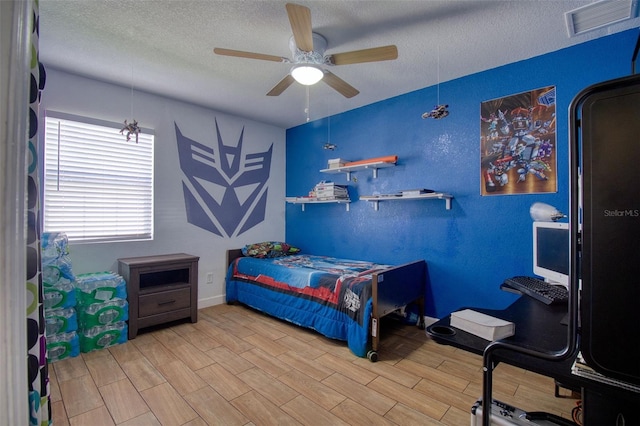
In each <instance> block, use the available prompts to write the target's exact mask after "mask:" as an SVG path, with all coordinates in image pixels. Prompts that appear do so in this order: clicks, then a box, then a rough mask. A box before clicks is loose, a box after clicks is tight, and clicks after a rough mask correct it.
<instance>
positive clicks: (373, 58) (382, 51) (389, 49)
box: [329, 45, 398, 65]
mask: <svg viewBox="0 0 640 426" xmlns="http://www.w3.org/2000/svg"><path fill="white" fill-rule="evenodd" d="M397 58H398V48H397V47H396V46H394V45H389V46H381V47H373V48H371V49H363V50H354V51H352V52H344V53H334V54H333V55H329V62H330V63H332V64H333V65H348V64H359V63H362V62H378V61H389V60H392V59H397Z"/></svg>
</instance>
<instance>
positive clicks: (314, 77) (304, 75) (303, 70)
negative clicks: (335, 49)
mask: <svg viewBox="0 0 640 426" xmlns="http://www.w3.org/2000/svg"><path fill="white" fill-rule="evenodd" d="M291 76H292V77H293V78H294V79H295V80H296V81H297V82H298V83H300V84H303V85H305V86H312V85H314V84H316V83H317V82H319V81H320V80H322V77H323V76H324V72H323V71H322V69H321V68H320V67H319V66H317V65H313V64H301V65H295V66H294V67H293V68H291Z"/></svg>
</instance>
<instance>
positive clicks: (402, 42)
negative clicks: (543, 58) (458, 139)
mask: <svg viewBox="0 0 640 426" xmlns="http://www.w3.org/2000/svg"><path fill="white" fill-rule="evenodd" d="M297 3H298V4H302V5H305V6H307V7H309V8H310V9H311V17H312V24H313V28H314V31H315V32H317V33H320V34H322V35H323V36H324V37H325V38H326V39H327V40H328V47H327V53H328V54H330V53H340V52H347V51H352V50H359V49H366V48H371V47H378V46H383V45H388V44H395V45H396V46H397V47H398V59H397V60H395V61H385V62H376V63H364V64H354V65H342V66H335V67H332V68H331V71H332V72H333V73H334V74H336V75H337V76H339V77H340V78H342V79H343V80H345V81H347V82H348V83H350V84H351V85H352V86H354V87H355V88H356V89H358V90H359V91H360V94H358V95H357V96H355V97H353V98H351V99H346V98H344V97H343V96H342V95H340V94H339V93H338V92H336V91H334V90H333V89H331V88H330V87H329V86H327V85H326V84H323V83H322V82H321V83H318V84H316V85H315V86H312V87H310V88H309V90H308V91H307V88H306V87H304V86H301V85H299V84H297V83H294V84H293V85H292V86H291V87H289V88H288V89H287V90H286V91H285V92H284V93H283V94H281V95H280V96H278V97H270V96H269V97H268V96H266V93H267V92H268V91H269V90H270V89H271V88H272V87H273V86H275V85H276V83H278V82H279V81H280V80H281V79H282V78H283V77H284V76H285V75H286V74H287V73H288V72H289V68H290V65H288V64H285V63H276V62H267V61H260V60H253V59H242V58H233V57H225V56H218V55H215V54H214V53H213V48H214V47H224V48H229V49H236V50H244V51H249V52H257V53H265V54H270V55H276V56H284V57H291V52H290V50H289V47H288V43H289V38H290V37H291V28H290V26H289V20H288V18H287V13H286V10H285V4H286V1H275V0H260V1H258V0H255V1H250V0H245V1H240V0H238V1H218V0H206V1H204V0H203V1H190V0H182V1H170V0H154V1H151V0H40V2H39V4H40V59H41V61H42V62H43V63H44V64H45V66H47V67H53V68H57V69H61V70H65V71H69V72H72V73H75V74H79V75H83V76H87V77H91V78H94V79H99V80H103V81H107V82H111V83H116V84H121V85H122V86H125V87H131V86H132V85H133V87H134V88H135V90H142V91H146V92H150V93H155V94H160V95H163V96H168V97H171V98H175V99H179V100H183V101H187V102H190V103H194V104H198V105H202V106H205V107H209V108H213V109H216V110H218V111H221V112H226V113H229V114H233V115H237V116H241V117H247V118H250V119H254V120H257V121H261V122H265V123H270V124H273V125H276V126H279V127H283V128H290V127H293V126H296V125H299V124H303V123H305V122H306V121H307V118H309V119H311V120H315V119H318V118H322V117H325V116H327V115H332V114H336V113H339V112H343V111H347V110H351V109H354V108H358V107H361V106H363V105H367V104H370V103H373V102H376V101H380V100H383V99H388V98H391V97H394V96H397V95H401V94H404V93H408V92H411V91H414V90H417V89H421V88H424V87H428V86H433V85H437V84H438V82H444V81H448V80H451V79H454V78H458V77H462V76H465V75H469V74H473V73H476V72H480V71H483V70H487V69H491V68H495V67H498V66H500V65H504V64H507V63H511V62H516V61H519V60H523V59H527V58H530V57H533V56H537V55H540V54H543V53H547V52H551V51H555V50H558V49H562V48H564V47H568V46H571V45H574V44H577V43H582V42H584V41H587V40H591V39H594V38H598V37H602V36H605V35H608V34H611V33H615V32H619V31H622V30H625V29H629V28H633V27H638V26H639V24H640V22H639V19H640V18H635V19H632V20H627V21H625V22H622V23H619V24H614V25H611V26H609V27H607V28H604V29H601V30H594V31H591V32H588V33H585V34H583V35H580V36H576V37H571V38H570V37H568V35H567V29H566V24H565V21H564V12H567V11H569V10H573V9H575V8H577V7H580V6H583V5H585V4H589V3H590V1H582V0H575V1H574V0H555V1H554V0H500V1H490V0H472V1H462V0H447V1H436V0H422V1H417V0H415V1H399V0H398V1H392V0H388V1H380V0H378V1H354V0H342V1H333V0H332V1H329V0H324V1H321V0H316V1H299V2H297ZM631 54H632V52H629V56H630V57H631ZM435 103H436V99H434V100H433V102H428V103H426V104H425V111H426V110H429V109H431V108H432V107H433V105H434V104H435ZM307 105H308V109H307ZM141 124H142V125H144V123H141Z"/></svg>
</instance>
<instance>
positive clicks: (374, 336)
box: [226, 249, 426, 362]
mask: <svg viewBox="0 0 640 426" xmlns="http://www.w3.org/2000/svg"><path fill="white" fill-rule="evenodd" d="M227 264H228V266H229V268H228V271H227V275H226V299H227V303H230V304H231V303H235V302H239V303H242V304H244V305H247V306H250V307H252V308H254V309H257V310H260V311H262V312H264V313H267V314H269V315H271V316H274V317H277V318H280V319H283V320H286V321H289V322H291V323H294V324H297V325H300V326H303V327H308V328H311V329H314V330H316V331H318V332H319V333H321V334H323V335H324V336H326V337H329V338H332V339H338V340H343V341H346V342H347V345H348V347H349V349H350V350H351V351H352V352H353V353H354V354H355V355H357V356H359V357H365V356H366V357H367V358H368V359H369V360H370V361H372V362H375V361H377V360H378V346H379V342H380V319H381V318H382V317H384V316H386V315H388V314H390V313H393V312H397V311H399V310H400V309H402V308H404V307H405V306H406V305H409V304H412V303H414V304H415V306H417V307H418V321H417V322H418V324H417V325H418V327H420V328H424V319H423V318H424V288H425V281H426V262H425V261H424V260H417V261H414V262H410V263H407V264H404V265H400V266H389V265H379V264H375V263H372V262H364V261H355V260H345V259H336V258H332V257H328V256H315V255H300V254H297V255H292V256H283V257H277V258H266V259H265V258H256V257H251V256H244V255H243V254H242V250H241V249H232V250H228V251H227Z"/></svg>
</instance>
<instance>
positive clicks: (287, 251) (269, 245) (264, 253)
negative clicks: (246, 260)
mask: <svg viewBox="0 0 640 426" xmlns="http://www.w3.org/2000/svg"><path fill="white" fill-rule="evenodd" d="M299 252H300V249H299V248H297V247H293V246H290V245H289V244H287V243H281V242H278V241H265V242H263V243H254V244H248V245H246V246H244V247H243V248H242V254H243V255H245V256H248V257H259V258H270V257H283V256H290V255H292V254H297V253H299Z"/></svg>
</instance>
